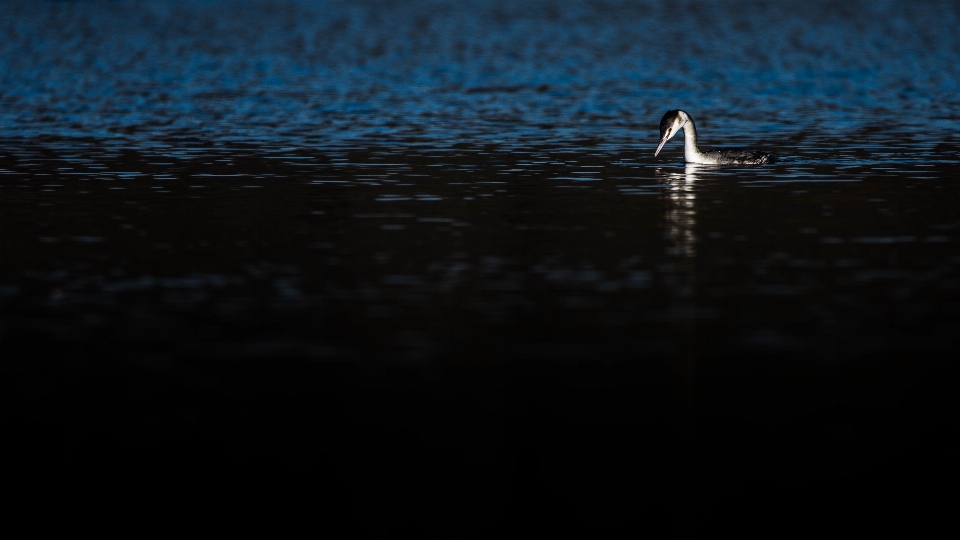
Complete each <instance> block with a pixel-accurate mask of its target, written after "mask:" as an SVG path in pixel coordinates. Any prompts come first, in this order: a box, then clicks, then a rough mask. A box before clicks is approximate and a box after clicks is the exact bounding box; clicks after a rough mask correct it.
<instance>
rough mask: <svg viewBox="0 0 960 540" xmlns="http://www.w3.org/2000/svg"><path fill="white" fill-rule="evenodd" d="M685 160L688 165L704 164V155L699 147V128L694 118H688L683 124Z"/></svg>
mask: <svg viewBox="0 0 960 540" xmlns="http://www.w3.org/2000/svg"><path fill="white" fill-rule="evenodd" d="M683 159H684V161H686V162H687V163H703V160H704V158H703V154H702V153H701V152H700V147H699V146H697V126H695V125H694V124H693V118H687V121H686V123H684V124H683Z"/></svg>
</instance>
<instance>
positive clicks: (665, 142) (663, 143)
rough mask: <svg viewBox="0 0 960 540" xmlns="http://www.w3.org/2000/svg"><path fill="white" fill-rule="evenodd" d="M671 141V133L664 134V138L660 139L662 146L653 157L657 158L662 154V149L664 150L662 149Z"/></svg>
mask: <svg viewBox="0 0 960 540" xmlns="http://www.w3.org/2000/svg"><path fill="white" fill-rule="evenodd" d="M669 140H670V132H669V131H668V132H666V133H664V134H663V138H662V139H660V146H658V147H657V151H656V152H654V153H653V157H657V154H659V153H660V149H662V148H663V145H665V144H667V141H669Z"/></svg>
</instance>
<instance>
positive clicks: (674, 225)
mask: <svg viewBox="0 0 960 540" xmlns="http://www.w3.org/2000/svg"><path fill="white" fill-rule="evenodd" d="M696 170H697V165H695V164H692V163H688V164H687V165H686V168H685V169H684V172H683V173H672V172H661V175H662V177H663V182H664V183H665V184H666V185H667V189H666V190H665V193H666V195H667V200H668V206H667V212H666V214H665V215H664V225H665V230H666V232H665V233H664V234H665V236H666V238H667V239H668V240H671V241H672V243H673V246H672V247H670V248H668V253H669V254H670V255H679V256H683V257H690V258H692V257H695V256H696V255H697V250H696V243H697V237H696V233H695V229H696V226H697V207H696V203H697V195H696V192H695V191H694V183H695V182H696V181H697V175H696Z"/></svg>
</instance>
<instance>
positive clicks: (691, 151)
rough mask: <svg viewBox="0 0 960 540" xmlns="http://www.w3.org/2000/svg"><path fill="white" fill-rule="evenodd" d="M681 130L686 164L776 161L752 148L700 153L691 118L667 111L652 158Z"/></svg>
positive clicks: (752, 163) (749, 163) (771, 156)
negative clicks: (658, 142) (658, 144)
mask: <svg viewBox="0 0 960 540" xmlns="http://www.w3.org/2000/svg"><path fill="white" fill-rule="evenodd" d="M681 129H682V130H683V158H684V160H685V161H686V162H687V163H700V164H704V165H763V164H767V163H773V162H774V161H776V159H777V158H776V156H775V155H773V154H771V153H769V152H764V151H762V150H755V149H752V148H724V149H718V150H708V151H706V152H702V151H701V150H700V147H699V146H697V127H696V126H695V125H694V123H693V118H691V117H690V115H689V114H687V113H686V112H684V111H680V110H673V111H667V114H665V115H663V118H662V119H661V120H660V146H658V147H657V151H656V153H655V154H654V156H656V155H658V154H659V153H660V150H661V149H662V148H663V145H664V144H666V143H667V141H669V140H670V139H672V138H673V136H674V135H676V134H677V132H678V131H680V130H681Z"/></svg>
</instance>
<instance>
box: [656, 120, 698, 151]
mask: <svg viewBox="0 0 960 540" xmlns="http://www.w3.org/2000/svg"><path fill="white" fill-rule="evenodd" d="M689 120H690V117H689V116H688V115H687V113H685V112H683V111H681V110H673V111H667V114H665V115H663V118H661V119H660V146H658V147H657V151H656V152H654V154H653V155H654V156H657V155H658V154H659V153H660V150H661V149H662V148H663V145H665V144H667V141H669V140H670V139H672V138H673V136H674V135H676V134H677V132H678V131H680V130H681V129H683V126H684V124H686V123H687V122H688V121H689Z"/></svg>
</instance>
